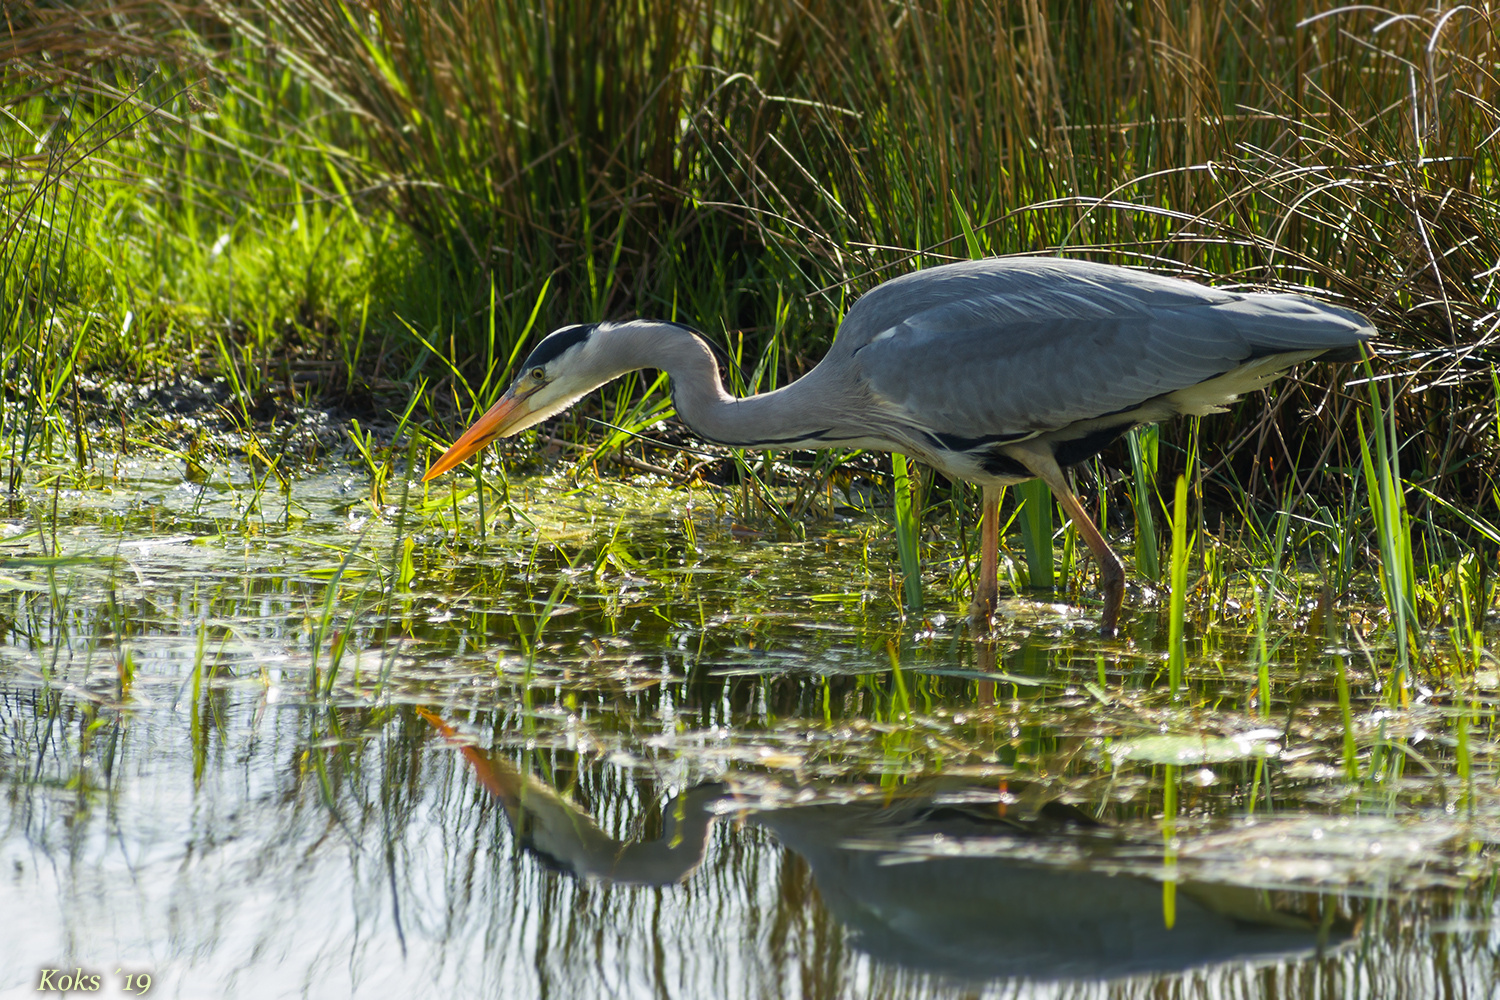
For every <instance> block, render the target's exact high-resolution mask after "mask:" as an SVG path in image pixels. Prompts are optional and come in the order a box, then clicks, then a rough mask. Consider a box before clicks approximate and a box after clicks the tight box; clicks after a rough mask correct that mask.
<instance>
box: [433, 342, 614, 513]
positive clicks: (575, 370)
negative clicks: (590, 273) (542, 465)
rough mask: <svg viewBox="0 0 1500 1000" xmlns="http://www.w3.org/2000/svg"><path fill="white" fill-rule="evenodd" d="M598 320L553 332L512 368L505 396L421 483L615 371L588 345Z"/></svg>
mask: <svg viewBox="0 0 1500 1000" xmlns="http://www.w3.org/2000/svg"><path fill="white" fill-rule="evenodd" d="M599 327H600V324H598V323H577V324H574V325H572V326H565V327H562V328H561V329H558V330H553V331H552V332H551V333H549V334H547V336H546V337H545V338H543V339H542V342H541V343H540V344H537V345H536V347H535V348H533V349H532V352H531V353H530V354H528V355H527V356H526V360H525V361H523V362H521V366H520V368H519V369H517V373H516V376H515V379H514V380H513V381H512V382H511V383H510V388H508V389H506V390H505V394H504V395H503V396H501V397H500V398H499V399H498V400H496V401H495V405H494V406H492V407H490V408H489V410H487V411H486V412H485V414H484V416H482V417H480V418H479V419H478V420H476V421H474V424H473V426H471V427H470V428H469V429H468V430H466V431H464V432H463V434H461V435H460V436H459V438H458V440H457V441H455V442H453V447H451V448H449V449H448V450H447V451H445V452H444V453H443V455H442V457H441V458H439V459H438V460H437V461H436V462H434V463H433V464H432V467H431V468H429V469H428V470H427V475H425V476H423V477H422V482H424V483H425V482H427V481H428V480H430V479H434V478H436V477H437V476H440V475H442V474H443V473H445V472H447V471H448V470H449V469H451V468H453V467H454V466H455V465H457V464H458V463H460V462H462V461H463V460H464V459H466V458H468V457H469V456H470V455H473V454H474V453H475V452H477V451H479V450H480V449H481V448H483V447H484V446H485V445H487V444H489V443H490V442H491V441H493V440H495V439H496V438H502V437H509V436H510V435H512V434H515V433H516V432H518V431H522V430H525V429H526V428H528V427H530V426H531V425H533V424H536V423H540V422H541V421H543V420H546V419H547V418H548V417H550V416H554V415H555V414H558V413H561V412H562V411H563V410H566V409H567V408H568V407H570V406H572V405H573V404H574V403H576V402H577V401H578V400H579V399H580V398H581V397H583V396H584V395H585V394H586V393H589V392H591V391H592V390H594V389H597V388H598V387H599V386H601V385H603V384H604V383H605V382H608V381H609V380H610V379H611V378H613V377H614V376H615V375H616V374H618V372H615V371H613V370H608V369H601V368H600V366H599V364H598V363H597V362H598V361H600V360H601V359H600V358H598V357H597V354H598V352H597V351H596V350H592V349H591V348H593V347H597V346H598V345H597V344H596V343H594V341H596V340H597V339H598V338H595V336H594V334H595V332H596V331H597V330H598V329H599Z"/></svg>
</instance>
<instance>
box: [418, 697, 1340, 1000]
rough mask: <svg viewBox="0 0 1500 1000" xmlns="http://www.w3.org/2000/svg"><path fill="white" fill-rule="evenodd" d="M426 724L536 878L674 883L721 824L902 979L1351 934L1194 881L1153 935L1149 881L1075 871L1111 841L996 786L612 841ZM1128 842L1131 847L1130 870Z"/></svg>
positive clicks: (1157, 905)
mask: <svg viewBox="0 0 1500 1000" xmlns="http://www.w3.org/2000/svg"><path fill="white" fill-rule="evenodd" d="M422 714H423V716H424V717H425V718H426V719H427V720H428V722H429V723H431V724H432V725H433V726H435V727H437V728H438V729H439V730H440V731H441V732H443V733H444V735H445V736H447V737H448V739H449V740H451V741H453V742H454V743H455V744H456V745H458V746H459V748H460V750H461V751H462V753H463V754H464V756H465V758H466V759H467V761H468V764H469V766H470V767H471V769H472V770H473V772H474V774H475V777H476V778H477V780H478V781H479V782H480V784H481V785H483V786H484V787H485V788H486V789H487V790H488V791H489V792H490V793H491V794H493V795H494V796H495V797H496V798H498V799H499V800H500V802H501V804H502V805H503V807H504V809H505V813H506V816H507V818H508V819H509V821H510V826H511V829H512V831H513V832H514V834H515V837H516V839H517V841H518V842H519V843H520V844H521V845H522V846H523V847H524V848H525V849H526V850H527V851H528V852H530V853H531V854H533V855H534V856H536V857H537V858H539V859H540V860H542V861H543V862H544V863H546V864H547V865H548V866H549V867H551V868H553V869H555V870H557V871H559V872H562V873H565V874H566V875H569V876H573V877H576V878H580V879H595V880H600V881H603V882H608V883H613V884H619V885H638V886H666V885H672V884H675V883H678V882H682V881H684V880H686V879H687V878H688V877H690V876H691V875H692V873H693V872H694V871H695V870H696V869H697V868H698V866H699V865H700V864H701V863H702V861H703V858H704V854H705V851H706V847H707V844H708V840H709V832H710V829H711V827H712V825H713V823H714V822H715V820H716V819H717V818H718V817H719V816H720V815H722V814H726V813H728V814H733V815H734V816H736V817H737V818H740V819H743V820H744V821H745V822H748V823H753V824H756V825H758V826H761V827H763V828H765V829H767V830H769V831H770V832H771V833H772V834H773V835H774V836H775V838H776V839H777V840H778V841H779V842H780V843H781V844H782V845H783V846H785V847H786V848H788V849H790V850H792V851H794V852H796V853H797V854H799V855H801V856H802V857H803V858H804V859H805V860H806V861H807V863H808V865H809V866H810V867H811V869H812V873H813V878H814V879H815V881H816V882H817V886H818V893H819V896H820V897H821V898H822V900H823V902H824V904H825V905H826V906H827V907H828V908H829V910H830V911H832V912H833V914H834V915H835V916H836V917H837V918H838V919H839V920H840V921H841V922H842V923H843V924H844V925H845V927H847V928H848V930H849V932H850V933H851V935H852V938H853V941H854V943H856V944H857V945H859V946H860V947H862V948H863V949H864V950H866V951H868V952H870V953H871V954H872V955H875V956H877V957H879V958H881V959H883V960H887V961H891V962H894V963H896V964H899V965H903V966H907V967H910V968H916V969H921V970H925V971H930V972H938V973H943V974H947V975H952V976H958V977H962V978H967V979H993V978H1000V977H1010V976H1017V977H1022V976H1023V977H1028V978H1033V979H1064V978H1088V979H1100V978H1112V977H1116V976H1123V975H1130V974H1135V973H1147V972H1171V971H1180V970H1183V969H1188V968H1193V967H1197V966H1203V965H1210V964H1214V963H1218V962H1227V961H1269V960H1272V959H1279V958H1286V957H1290V956H1296V955H1307V954H1310V953H1314V952H1316V951H1318V950H1319V949H1321V948H1324V947H1326V946H1327V945H1328V944H1330V943H1337V942H1339V941H1341V940H1343V939H1344V938H1347V937H1348V936H1349V933H1350V927H1349V926H1348V924H1347V922H1343V921H1334V920H1327V921H1325V922H1323V923H1321V924H1320V923H1315V922H1313V921H1311V920H1309V919H1308V917H1307V916H1306V915H1305V914H1303V913H1296V912H1290V911H1288V910H1284V909H1278V908H1276V907H1275V906H1273V905H1271V903H1270V902H1269V900H1268V895H1267V894H1266V893H1264V892H1261V891H1259V890H1255V889H1248V888H1243V887H1238V886H1230V885H1218V884H1210V883H1203V882H1194V881H1184V882H1182V883H1179V886H1178V891H1177V902H1176V919H1175V922H1174V924H1173V926H1172V927H1167V926H1166V925H1165V924H1164V922H1163V914H1162V887H1161V883H1159V882H1156V881H1153V880H1151V879H1148V878H1144V877H1137V876H1129V875H1106V874H1101V873H1099V872H1096V871H1091V870H1089V869H1088V868H1087V866H1086V863H1087V858H1088V856H1089V855H1090V854H1091V852H1093V851H1100V852H1101V858H1100V859H1101V860H1103V861H1105V862H1108V860H1109V854H1108V849H1109V847H1110V846H1111V845H1112V844H1114V843H1115V836H1114V832H1113V831H1110V830H1109V829H1107V828H1105V827H1103V826H1102V825H1101V824H1100V823H1098V822H1097V821H1095V820H1094V819H1092V818H1091V817H1089V816H1088V815H1087V814H1086V813H1084V812H1082V811H1081V810H1079V809H1077V808H1076V807H1073V806H1071V805H1067V804H1066V803H1063V802H1059V801H1056V800H1055V799H1053V798H1050V797H1049V796H1048V795H1047V792H1046V789H1045V788H1043V787H1041V786H1036V785H1027V784H1026V783H1024V782H1013V783H1011V784H1010V786H1009V788H1008V789H1007V792H1006V794H1004V795H997V794H996V791H997V790H996V788H994V787H993V786H992V787H990V788H988V789H984V788H981V787H979V786H976V785H975V784H973V783H969V782H953V781H944V780H940V779H939V780H934V781H930V782H928V783H926V784H923V785H920V786H918V787H916V788H912V789H905V790H902V791H901V792H899V793H897V794H896V795H895V796H893V797H890V798H888V799H879V800H874V801H872V800H870V799H868V798H866V799H863V800H856V801H844V802H825V803H824V804H818V805H778V804H777V799H778V798H779V799H781V800H783V801H785V800H790V799H792V798H794V797H795V796H794V793H795V792H796V790H795V789H783V790H782V794H780V795H779V796H778V795H777V794H775V790H770V794H767V791H768V790H767V789H766V788H764V787H762V788H758V789H754V790H753V792H752V793H751V794H748V795H744V794H740V793H739V792H737V791H736V789H735V788H733V787H731V786H730V785H728V784H724V783H708V784H703V785H698V786H697V787H694V788H691V789H688V790H687V791H685V792H683V793H681V794H680V795H677V796H676V797H675V798H673V799H672V800H670V801H669V802H667V803H666V805H665V806H664V807H663V810H662V817H663V823H662V826H663V829H662V833H661V836H660V837H658V838H657V839H655V840H650V841H639V842H625V841H620V840H617V839H615V838H613V837H611V836H609V835H608V834H607V833H605V832H604V831H603V830H601V829H600V828H599V826H598V824H597V823H595V822H594V819H593V817H591V816H590V815H588V813H586V812H585V811H584V810H582V809H581V808H579V807H578V806H577V805H576V804H575V803H573V802H572V801H570V800H569V799H568V798H566V797H565V796H563V795H560V794H558V792H557V791H555V790H554V789H553V788H551V787H550V786H549V785H547V784H546V783H545V782H543V781H540V780H539V779H537V778H535V777H533V776H531V775H527V774H523V773H521V772H520V771H518V770H517V769H516V768H515V767H513V766H511V765H510V764H508V763H506V762H505V761H502V760H492V759H491V758H490V757H489V756H488V755H486V754H484V753H483V752H481V751H480V750H478V749H476V748H475V747H473V746H470V745H467V744H466V743H464V742H463V741H462V740H461V739H459V738H458V734H457V733H456V732H455V731H454V730H453V728H452V727H451V726H449V725H448V724H447V723H446V722H444V721H443V720H442V719H440V718H439V717H437V716H436V715H433V714H432V713H429V712H426V711H422ZM751 780H755V779H751ZM761 780H765V779H761ZM936 845H942V846H941V849H940V850H938V849H936ZM1118 846H1122V847H1130V846H1131V845H1118ZM1140 847H1141V845H1138V844H1137V845H1134V846H1133V848H1132V850H1133V852H1134V856H1136V857H1137V862H1138V863H1139V854H1140ZM1026 848H1033V849H1036V848H1045V849H1053V850H1054V852H1057V851H1058V850H1059V849H1061V853H1066V852H1067V851H1068V850H1073V851H1074V855H1075V856H1074V863H1073V864H1072V865H1071V866H1068V867H1064V866H1061V865H1051V866H1048V865H1045V864H1035V863H1031V864H1028V863H1026V862H1023V861H1020V860H1017V859H1016V857H1015V855H1016V854H1024V853H1026V851H1025V849H1026ZM1157 849H1158V850H1159V849H1160V845H1159V843H1158V845H1157ZM1033 853H1036V851H1035V850H1033ZM1043 853H1045V851H1044V852H1043ZM1007 855H1010V856H1007ZM1330 916H1331V911H1330Z"/></svg>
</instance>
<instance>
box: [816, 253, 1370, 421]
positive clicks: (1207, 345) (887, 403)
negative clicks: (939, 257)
mask: <svg viewBox="0 0 1500 1000" xmlns="http://www.w3.org/2000/svg"><path fill="white" fill-rule="evenodd" d="M1372 332H1373V331H1371V329H1370V327H1369V324H1368V322H1367V321H1366V320H1365V319H1364V318H1363V317H1361V316H1359V315H1358V314H1356V313H1353V312H1350V311H1348V310H1344V309H1339V308H1337V307H1334V306H1326V305H1322V304H1319V303H1317V302H1313V301H1311V300H1309V299H1304V298H1301V297H1299V296H1295V295H1267V294H1248V293H1236V292H1228V291H1223V290H1218V289H1212V288H1207V287H1204V286H1201V285H1195V284H1193V283H1191V282H1186V281H1178V280H1175V279H1170V278H1162V277H1159V276H1155V275H1150V274H1146V273H1143V272H1134V271H1125V270H1122V269H1119V268H1112V267H1104V266H1101V265H1091V264H1086V263H1083V262H1078V261H1063V260H1053V259H1041V258H1020V259H1012V260H993V261H976V262H973V263H971V264H955V265H948V266H945V267H940V268H933V269H931V270H928V271H920V272H916V273H915V274H912V275H907V276H905V277H903V278H899V279H896V280H894V281H891V282H887V283H886V284H884V285H882V286H880V287H879V288H877V289H875V290H874V291H872V292H871V293H870V294H869V295H866V296H865V297H864V298H862V299H860V300H859V302H857V303H856V304H855V306H854V308H853V309H851V310H850V311H849V314H848V316H847V317H846V319H845V322H844V326H843V327H842V328H841V329H840V331H839V337H838V340H837V341H836V343H835V352H845V353H847V354H848V355H849V356H850V357H851V361H852V366H853V367H854V368H855V369H856V370H857V371H858V373H859V374H860V376H861V377H862V378H863V379H864V380H865V383H866V385H867V386H868V389H869V391H870V392H871V393H872V394H873V395H874V396H875V397H876V398H877V399H878V400H879V401H880V403H881V405H882V406H883V407H885V408H887V409H888V410H889V409H894V410H896V411H898V412H900V413H901V414H902V416H903V418H904V419H907V420H910V421H911V423H912V424H914V425H916V426H919V427H922V428H923V429H925V430H929V431H931V432H934V433H938V434H950V435H956V436H961V437H963V438H967V439H982V438H997V439H999V438H1004V437H1007V436H1011V435H1015V436H1021V435H1026V434H1031V433H1046V432H1050V431H1057V430H1061V429H1063V428H1066V427H1068V426H1069V425H1071V424H1074V423H1077V422H1079V421H1084V420H1093V419H1096V418H1099V417H1102V416H1107V415H1110V414H1114V413H1124V412H1129V411H1130V410H1133V409H1135V408H1136V407H1138V406H1139V405H1140V404H1142V403H1144V402H1145V401H1147V400H1150V399H1153V398H1155V397H1158V396H1162V395H1164V394H1167V393H1171V392H1175V391H1177V390H1179V389H1184V388H1187V387H1189V386H1194V385H1198V384H1200V383H1202V382H1205V381H1207V380H1209V379H1212V378H1215V377H1216V376H1219V375H1222V374H1224V373H1225V372H1229V371H1231V370H1233V369H1235V368H1236V367H1238V366H1239V365H1241V364H1244V363H1245V362H1247V361H1250V360H1253V359H1255V358H1258V357H1265V356H1267V355H1272V354H1281V353H1288V352H1293V351H1306V350H1328V349H1333V348H1339V347H1346V348H1347V347H1352V346H1354V345H1356V344H1358V343H1360V342H1361V341H1362V340H1364V339H1366V338H1367V337H1368V336H1369V335H1370V333H1372Z"/></svg>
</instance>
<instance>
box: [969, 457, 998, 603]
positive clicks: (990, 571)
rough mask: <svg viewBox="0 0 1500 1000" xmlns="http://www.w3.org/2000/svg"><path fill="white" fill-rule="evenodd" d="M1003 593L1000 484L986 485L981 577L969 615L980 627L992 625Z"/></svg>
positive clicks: (980, 521) (982, 517) (981, 518)
mask: <svg viewBox="0 0 1500 1000" xmlns="http://www.w3.org/2000/svg"><path fill="white" fill-rule="evenodd" d="M999 596H1000V487H998V486H986V487H984V505H983V509H982V512H981V514H980V515H979V577H978V579H976V580H975V581H974V603H973V604H971V605H969V618H970V620H971V621H973V623H974V625H975V626H976V627H981V626H985V625H988V624H989V621H990V616H991V615H993V614H994V613H995V602H996V600H998V598H999Z"/></svg>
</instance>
